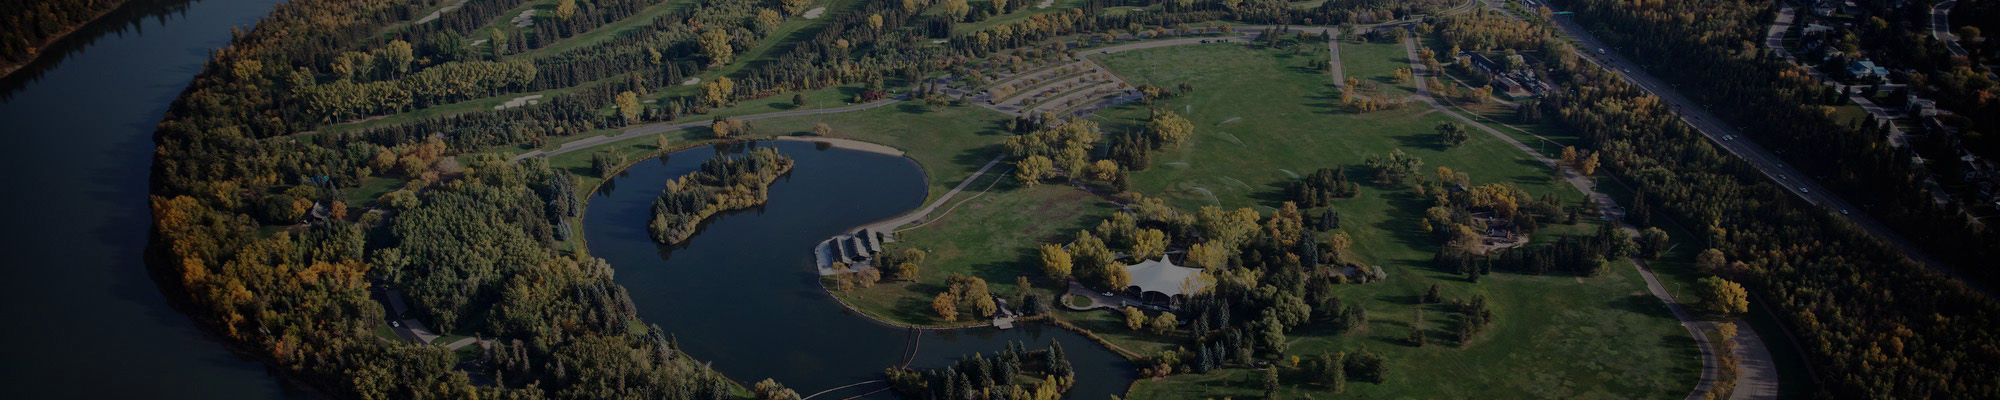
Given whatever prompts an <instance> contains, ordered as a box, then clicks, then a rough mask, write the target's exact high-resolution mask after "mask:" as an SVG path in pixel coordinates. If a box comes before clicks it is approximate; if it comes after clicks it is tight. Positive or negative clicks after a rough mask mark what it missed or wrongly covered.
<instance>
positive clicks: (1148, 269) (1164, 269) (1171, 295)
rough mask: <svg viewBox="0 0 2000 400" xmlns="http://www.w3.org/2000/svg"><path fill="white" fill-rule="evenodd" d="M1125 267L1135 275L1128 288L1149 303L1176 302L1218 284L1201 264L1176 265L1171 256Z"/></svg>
mask: <svg viewBox="0 0 2000 400" xmlns="http://www.w3.org/2000/svg"><path fill="white" fill-rule="evenodd" d="M1122 268H1124V269H1125V273H1126V274H1127V275H1130V276H1131V278H1132V285H1131V286H1130V287H1127V288H1126V289H1125V290H1126V291H1127V292H1132V293H1134V294H1136V295H1137V296H1138V297H1139V299H1140V300H1144V301H1146V302H1147V303H1157V304H1176V303H1178V302H1179V301H1180V300H1182V299H1185V298H1187V296H1191V295H1194V294H1196V293H1200V292H1202V291H1205V290H1208V289H1209V288H1211V287H1214V286H1215V282H1213V281H1212V280H1210V279H1208V278H1206V277H1203V276H1202V274H1203V272H1202V269H1201V268H1192V267H1183V266H1179V265H1174V263H1173V261H1172V260H1169V259H1168V258H1167V256H1160V259H1158V260H1146V261H1141V262H1139V263H1138V264H1132V265H1127V266H1124V267H1122Z"/></svg>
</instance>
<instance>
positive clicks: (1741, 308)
mask: <svg viewBox="0 0 2000 400" xmlns="http://www.w3.org/2000/svg"><path fill="white" fill-rule="evenodd" d="M1696 283H1699V284H1701V305H1702V307H1703V308H1707V309H1708V311H1710V312H1714V313H1717V314H1723V315H1734V314H1741V313H1743V312H1745V311H1750V293H1749V292H1747V291H1744V290H1743V285H1739V284H1737V283H1736V282H1730V281H1729V280H1728V279H1722V277H1719V276H1711V277H1707V278H1701V280H1700V281H1697V282H1696Z"/></svg>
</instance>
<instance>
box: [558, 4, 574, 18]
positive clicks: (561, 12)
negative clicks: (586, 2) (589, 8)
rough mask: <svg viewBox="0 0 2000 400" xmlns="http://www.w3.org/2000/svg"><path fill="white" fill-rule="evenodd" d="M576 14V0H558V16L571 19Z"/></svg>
mask: <svg viewBox="0 0 2000 400" xmlns="http://www.w3.org/2000/svg"><path fill="white" fill-rule="evenodd" d="M575 15H576V0H556V18H561V19H569V17H571V16H575Z"/></svg>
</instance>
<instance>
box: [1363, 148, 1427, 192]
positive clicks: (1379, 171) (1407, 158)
mask: <svg viewBox="0 0 2000 400" xmlns="http://www.w3.org/2000/svg"><path fill="white" fill-rule="evenodd" d="M1366 164H1367V165H1368V168H1370V169H1373V170H1374V171H1375V181H1376V182H1378V183H1388V184H1402V183H1403V178H1405V177H1408V176H1410V174H1413V173H1416V172H1417V170H1418V169H1421V168H1423V167H1424V160H1423V159H1421V158H1417V156H1413V155H1410V154H1409V153H1404V152H1403V149H1394V150H1389V156H1388V157H1383V156H1368V160H1367V161H1366Z"/></svg>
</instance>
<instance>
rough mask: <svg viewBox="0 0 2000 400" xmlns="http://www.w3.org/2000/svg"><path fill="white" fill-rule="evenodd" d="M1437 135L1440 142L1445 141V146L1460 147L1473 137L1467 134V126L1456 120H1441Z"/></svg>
mask: <svg viewBox="0 0 2000 400" xmlns="http://www.w3.org/2000/svg"><path fill="white" fill-rule="evenodd" d="M1437 137H1438V143H1444V147H1458V145H1461V144H1465V141H1466V140H1468V139H1472V136H1471V135H1468V134H1466V132H1465V126H1464V125H1459V124H1458V123H1455V122H1439V123H1438V124H1437Z"/></svg>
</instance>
